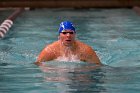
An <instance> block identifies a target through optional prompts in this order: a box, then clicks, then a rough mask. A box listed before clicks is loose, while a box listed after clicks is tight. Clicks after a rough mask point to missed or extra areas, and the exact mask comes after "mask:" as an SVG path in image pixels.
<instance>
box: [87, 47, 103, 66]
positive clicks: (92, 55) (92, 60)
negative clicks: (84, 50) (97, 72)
mask: <svg viewBox="0 0 140 93" xmlns="http://www.w3.org/2000/svg"><path fill="white" fill-rule="evenodd" d="M86 61H87V62H89V63H95V64H97V65H102V63H101V62H100V59H99V57H98V56H97V54H96V52H95V51H94V50H93V49H92V48H89V49H88V55H87V57H86Z"/></svg>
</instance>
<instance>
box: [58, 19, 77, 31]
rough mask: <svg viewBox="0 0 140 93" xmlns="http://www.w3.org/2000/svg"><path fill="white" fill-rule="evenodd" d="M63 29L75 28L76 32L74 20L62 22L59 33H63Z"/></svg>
mask: <svg viewBox="0 0 140 93" xmlns="http://www.w3.org/2000/svg"><path fill="white" fill-rule="evenodd" d="M63 30H73V31H74V32H75V33H76V31H75V28H74V26H73V24H72V22H70V21H64V22H61V24H60V27H59V30H58V31H59V33H61V32H62V31H63Z"/></svg>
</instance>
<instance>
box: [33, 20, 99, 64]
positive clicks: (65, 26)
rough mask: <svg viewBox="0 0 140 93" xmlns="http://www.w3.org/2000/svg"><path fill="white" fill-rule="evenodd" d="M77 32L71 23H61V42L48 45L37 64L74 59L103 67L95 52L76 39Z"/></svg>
mask: <svg viewBox="0 0 140 93" xmlns="http://www.w3.org/2000/svg"><path fill="white" fill-rule="evenodd" d="M75 36H76V30H75V28H74V26H73V24H72V23H71V22H69V21H64V22H61V24H60V27H59V40H58V41H55V42H53V43H52V44H49V45H47V46H46V47H45V48H44V49H43V50H42V51H41V53H40V54H39V56H38V58H37V61H36V62H35V64H37V65H41V64H42V62H46V61H51V60H57V59H61V58H66V59H68V61H69V60H71V59H72V58H73V57H75V59H78V60H79V61H84V62H89V63H94V64H98V65H101V62H100V60H99V58H98V56H97V55H96V53H95V51H94V50H93V49H92V48H91V47H90V46H88V45H87V44H85V43H82V42H81V41H79V40H76V39H75Z"/></svg>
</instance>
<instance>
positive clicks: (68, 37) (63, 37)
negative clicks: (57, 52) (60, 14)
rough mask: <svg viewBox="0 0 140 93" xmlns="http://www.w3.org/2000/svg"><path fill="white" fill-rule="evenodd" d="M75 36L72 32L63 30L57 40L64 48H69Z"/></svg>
mask: <svg viewBox="0 0 140 93" xmlns="http://www.w3.org/2000/svg"><path fill="white" fill-rule="evenodd" d="M75 34H76V33H75V32H74V31H72V30H65V31H63V32H61V33H60V36H59V39H60V41H61V42H62V43H63V44H64V45H65V46H71V45H72V44H73V43H74V41H75Z"/></svg>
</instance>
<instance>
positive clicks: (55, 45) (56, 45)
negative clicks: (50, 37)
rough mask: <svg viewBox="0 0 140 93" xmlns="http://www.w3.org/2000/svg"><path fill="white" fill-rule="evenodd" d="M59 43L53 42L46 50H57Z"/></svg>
mask: <svg viewBox="0 0 140 93" xmlns="http://www.w3.org/2000/svg"><path fill="white" fill-rule="evenodd" d="M59 45H60V44H59V41H55V42H53V43H51V44H49V45H46V48H51V49H56V48H59Z"/></svg>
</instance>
